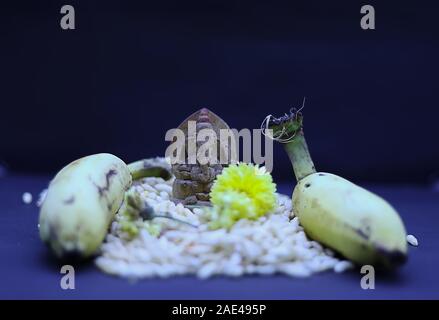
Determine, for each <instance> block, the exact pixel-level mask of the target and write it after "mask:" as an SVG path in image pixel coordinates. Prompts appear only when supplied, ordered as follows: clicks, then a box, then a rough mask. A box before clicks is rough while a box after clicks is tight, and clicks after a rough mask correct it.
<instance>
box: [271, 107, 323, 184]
mask: <svg viewBox="0 0 439 320" xmlns="http://www.w3.org/2000/svg"><path fill="white" fill-rule="evenodd" d="M268 118H269V121H268V123H267V125H268V128H269V129H271V130H273V133H272V136H271V137H272V138H273V139H274V140H275V141H279V142H281V143H283V144H284V148H285V151H286V152H287V154H288V157H289V158H290V161H291V164H292V165H293V170H294V175H295V176H296V180H297V181H300V180H302V179H303V178H305V177H306V176H308V175H310V174H312V173H315V172H316V169H315V167H314V163H313V162H312V159H311V155H310V154H309V150H308V145H307V144H306V140H305V136H304V134H303V117H302V114H301V113H300V110H296V109H291V110H290V113H289V114H285V115H284V116H282V117H280V118H271V116H269V117H268Z"/></svg>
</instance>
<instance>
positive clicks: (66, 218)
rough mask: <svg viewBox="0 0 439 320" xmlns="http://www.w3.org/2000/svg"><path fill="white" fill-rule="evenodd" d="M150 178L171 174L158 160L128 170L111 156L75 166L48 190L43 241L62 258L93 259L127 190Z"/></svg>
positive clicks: (92, 157)
mask: <svg viewBox="0 0 439 320" xmlns="http://www.w3.org/2000/svg"><path fill="white" fill-rule="evenodd" d="M140 163H141V164H142V165H141V166H140V165H139V164H140ZM147 176H164V177H166V178H168V179H169V178H170V177H171V173H170V171H169V170H167V168H165V167H163V166H161V165H160V164H158V163H156V162H155V161H153V160H142V161H140V162H137V164H134V165H126V164H125V163H124V162H123V161H122V160H121V159H119V158H118V157H116V156H114V155H112V154H108V153H101V154H95V155H90V156H87V157H84V158H81V159H78V160H76V161H73V162H72V163H70V164H68V165H67V166H66V167H64V168H63V169H62V170H61V171H59V172H58V173H57V175H56V176H55V177H54V179H53V180H52V181H51V183H50V185H49V188H48V191H47V196H46V198H45V200H44V202H43V204H42V207H41V210H40V216H39V228H40V230H39V232H40V238H41V239H42V240H43V242H45V243H46V244H47V245H48V246H49V248H50V249H51V250H52V251H53V253H54V254H55V255H56V256H57V257H59V258H86V257H89V256H91V255H93V254H94V253H95V252H96V250H97V249H98V248H99V247H100V245H101V243H102V242H103V240H104V238H105V235H106V233H107V230H108V227H109V224H110V223H111V221H112V219H113V217H114V214H115V213H116V212H117V210H118V209H119V208H120V206H121V204H122V202H123V199H124V195H125V191H127V190H128V189H129V188H130V186H131V183H132V181H133V180H136V179H140V178H143V177H147Z"/></svg>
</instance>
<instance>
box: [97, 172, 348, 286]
mask: <svg viewBox="0 0 439 320" xmlns="http://www.w3.org/2000/svg"><path fill="white" fill-rule="evenodd" d="M172 182H173V181H172V180H170V181H164V180H163V179H161V178H146V179H144V180H143V181H142V182H141V183H137V184H135V185H133V186H132V188H135V189H136V191H138V192H139V193H140V194H141V195H142V196H143V197H144V199H145V200H146V201H147V202H148V204H149V205H150V206H152V207H153V208H154V210H155V212H167V213H168V214H170V215H171V216H172V217H174V218H178V219H180V220H183V221H186V222H188V223H190V224H191V225H193V226H190V225H187V224H184V223H181V222H177V221H174V220H170V219H166V218H155V219H154V220H153V222H154V223H157V224H158V225H159V226H160V230H161V231H160V234H159V236H153V235H151V234H150V233H149V232H148V231H147V230H146V229H142V230H141V231H140V233H139V235H138V236H137V237H135V238H134V239H132V240H130V239H128V238H127V235H126V234H124V232H122V231H121V230H120V228H119V224H118V221H120V220H121V218H122V217H121V215H119V214H116V218H115V220H114V221H113V223H112V226H111V232H110V233H109V234H108V235H107V238H106V241H105V243H104V244H103V245H102V248H101V255H100V256H98V257H97V259H96V265H97V266H98V267H99V268H100V269H101V270H103V271H104V272H106V273H109V274H113V275H118V276H122V277H126V278H133V279H139V278H147V277H163V278H165V277H170V276H175V275H188V274H192V275H196V276H197V277H199V278H203V279H205V278H209V277H212V276H215V275H226V276H232V277H237V276H241V275H244V274H262V275H268V274H274V273H283V274H286V275H289V276H292V277H308V276H310V275H312V274H313V273H316V272H321V271H326V270H333V271H335V272H343V271H345V270H347V269H350V268H352V264H351V263H350V262H349V261H345V260H339V259H337V258H336V257H334V254H333V252H332V251H331V250H329V249H325V248H323V247H322V246H321V245H320V244H319V243H317V242H315V241H311V240H309V239H307V237H306V235H305V233H304V232H303V229H302V227H301V226H300V225H299V220H298V218H297V217H294V215H293V213H292V208H291V200H290V198H289V197H287V196H285V195H281V194H278V195H277V199H278V206H277V209H276V210H275V211H274V212H272V213H271V214H268V215H266V216H264V217H261V218H259V219H258V220H256V221H249V220H240V221H238V222H237V223H236V224H235V225H234V226H233V227H232V228H231V229H230V230H225V229H219V230H210V229H209V228H208V224H207V221H206V219H205V211H203V210H202V209H193V210H190V209H188V208H185V207H184V206H183V205H181V204H179V205H175V204H174V203H173V202H172V201H170V196H171V191H172ZM139 219H140V218H139ZM139 223H142V221H139Z"/></svg>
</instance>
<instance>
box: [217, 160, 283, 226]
mask: <svg viewBox="0 0 439 320" xmlns="http://www.w3.org/2000/svg"><path fill="white" fill-rule="evenodd" d="M275 192H276V185H275V184H274V183H273V179H272V177H271V175H270V174H269V173H268V172H266V171H265V168H264V167H258V166H257V165H253V164H246V163H240V164H238V165H235V164H232V165H230V166H229V167H227V168H225V169H224V170H223V171H222V173H221V174H220V175H218V176H217V177H216V180H215V182H214V184H213V186H212V189H211V192H210V198H211V202H212V204H213V206H214V209H215V211H217V214H218V217H217V219H216V221H214V222H213V223H212V227H226V228H229V227H230V226H232V225H233V224H234V223H235V222H236V221H237V220H239V219H242V218H247V219H257V218H258V217H260V216H262V215H264V214H266V213H267V212H269V211H270V210H273V209H274V208H275V206H276V195H275Z"/></svg>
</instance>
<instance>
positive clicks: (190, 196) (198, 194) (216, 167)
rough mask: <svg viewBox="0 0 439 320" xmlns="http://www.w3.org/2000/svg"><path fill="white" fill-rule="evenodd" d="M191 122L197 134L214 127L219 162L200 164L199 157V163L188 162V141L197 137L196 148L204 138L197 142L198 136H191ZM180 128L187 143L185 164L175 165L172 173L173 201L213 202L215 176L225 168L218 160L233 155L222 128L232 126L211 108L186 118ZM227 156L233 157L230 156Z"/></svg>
mask: <svg viewBox="0 0 439 320" xmlns="http://www.w3.org/2000/svg"><path fill="white" fill-rule="evenodd" d="M189 121H195V123H196V130H195V132H196V134H198V133H199V132H200V130H202V129H212V130H213V131H214V132H215V134H216V138H217V152H216V154H217V163H211V162H210V161H209V162H208V163H207V164H201V163H200V162H199V161H198V159H196V163H193V164H191V163H189V161H188V146H189V140H190V139H194V143H195V145H196V147H197V150H198V148H199V147H200V146H201V145H202V144H203V141H196V138H195V137H191V136H190V134H191V133H190V132H189V131H190V130H188V123H189ZM177 129H180V130H182V131H183V132H184V133H185V138H186V143H185V145H184V149H185V150H184V157H185V161H184V163H176V164H173V165H172V173H173V174H174V175H175V181H174V184H173V188H172V196H173V201H174V202H175V203H182V204H184V205H188V206H203V205H210V201H209V193H210V189H211V187H212V184H213V182H214V180H215V178H216V176H217V175H218V174H220V173H221V171H222V169H223V165H222V164H220V161H219V159H220V155H221V154H226V153H227V154H228V155H230V152H229V150H225V149H224V147H223V146H221V144H220V140H219V139H220V130H221V129H229V126H228V125H227V124H226V123H225V122H224V121H223V120H222V119H221V118H220V117H218V116H217V115H216V114H214V113H213V112H212V111H210V110H208V109H206V108H202V109H201V110H198V111H197V112H195V113H193V114H192V115H190V116H189V117H188V118H187V119H186V120H184V121H183V122H182V123H181V124H180V126H178V128H177ZM227 159H230V157H228V158H227Z"/></svg>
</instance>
